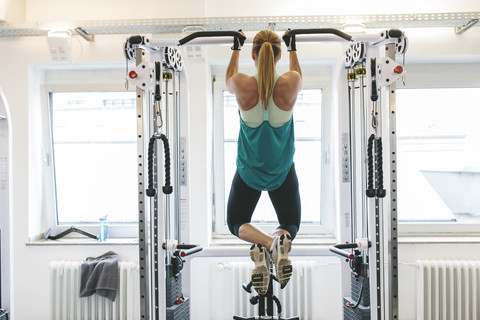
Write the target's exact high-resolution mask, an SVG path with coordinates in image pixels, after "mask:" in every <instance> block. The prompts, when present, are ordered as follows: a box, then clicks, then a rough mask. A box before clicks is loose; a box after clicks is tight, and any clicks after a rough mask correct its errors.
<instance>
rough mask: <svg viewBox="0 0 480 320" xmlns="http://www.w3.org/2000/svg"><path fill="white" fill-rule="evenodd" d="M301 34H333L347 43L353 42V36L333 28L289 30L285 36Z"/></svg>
mask: <svg viewBox="0 0 480 320" xmlns="http://www.w3.org/2000/svg"><path fill="white" fill-rule="evenodd" d="M300 34H333V35H336V36H338V37H340V38H342V39H345V40H347V41H351V40H352V36H351V35H349V34H346V33H345V32H342V31H340V30H337V29H332V28H318V29H293V30H289V31H287V32H286V33H285V35H289V36H294V35H300Z"/></svg>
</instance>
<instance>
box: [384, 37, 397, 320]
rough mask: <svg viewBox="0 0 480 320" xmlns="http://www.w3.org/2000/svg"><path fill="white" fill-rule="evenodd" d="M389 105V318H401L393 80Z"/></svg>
mask: <svg viewBox="0 0 480 320" xmlns="http://www.w3.org/2000/svg"><path fill="white" fill-rule="evenodd" d="M385 51H386V56H387V57H388V58H390V59H392V60H395V55H396V46H395V44H394V43H389V44H387V45H386V46H385ZM387 89H388V105H389V110H388V111H389V116H388V119H389V123H388V129H389V137H390V139H389V144H390V145H389V152H390V154H389V155H388V156H387V157H386V158H387V159H389V167H390V188H389V189H390V230H389V239H388V241H389V243H390V245H389V249H390V252H389V253H388V265H389V289H390V295H389V297H390V301H389V315H388V319H393V320H396V319H399V316H398V311H399V308H398V219H397V215H398V212H397V134H396V133H397V124H396V117H397V116H396V108H397V104H396V89H397V85H396V82H395V81H393V82H392V83H391V84H390V85H389V86H388V87H387Z"/></svg>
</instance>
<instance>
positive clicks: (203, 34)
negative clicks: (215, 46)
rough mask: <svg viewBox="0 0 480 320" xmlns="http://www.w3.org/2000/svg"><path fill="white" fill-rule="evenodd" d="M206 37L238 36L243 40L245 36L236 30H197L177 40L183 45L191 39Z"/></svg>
mask: <svg viewBox="0 0 480 320" xmlns="http://www.w3.org/2000/svg"><path fill="white" fill-rule="evenodd" d="M207 37H234V38H240V39H242V40H243V41H245V39H246V37H245V36H244V35H243V34H242V33H240V32H238V31H198V32H194V33H192V34H189V35H188V36H186V37H184V38H182V39H180V40H178V45H179V46H183V45H184V44H186V43H187V42H189V41H192V40H193V39H197V38H207Z"/></svg>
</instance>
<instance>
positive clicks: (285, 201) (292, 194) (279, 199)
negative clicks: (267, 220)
mask: <svg viewBox="0 0 480 320" xmlns="http://www.w3.org/2000/svg"><path fill="white" fill-rule="evenodd" d="M261 194H262V191H260V190H256V189H253V188H251V187H249V186H248V185H247V184H246V183H245V182H244V181H243V180H242V178H241V177H240V175H239V174H238V171H237V172H235V176H234V177H233V181H232V188H231V189H230V196H229V198H228V204H227V224H228V228H229V229H230V232H231V233H232V234H234V235H236V236H237V237H238V229H239V228H240V226H241V225H242V224H244V223H249V222H250V221H251V219H252V215H253V211H254V210H255V207H256V206H257V203H258V200H259V199H260V195H261ZM268 195H269V196H270V200H271V201H272V204H273V207H274V208H275V212H276V213H277V218H278V222H279V223H280V225H279V226H278V228H277V229H283V230H286V231H288V232H289V233H290V235H291V236H292V239H294V238H295V236H296V234H297V232H298V229H299V228H300V219H301V204H300V192H299V191H298V179H297V173H296V172H295V166H294V165H293V164H292V167H291V168H290V171H289V172H288V175H287V177H286V178H285V181H284V182H283V184H282V185H281V186H280V187H279V188H278V189H275V190H273V191H268Z"/></svg>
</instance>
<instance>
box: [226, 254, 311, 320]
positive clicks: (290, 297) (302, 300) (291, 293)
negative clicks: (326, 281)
mask: <svg viewBox="0 0 480 320" xmlns="http://www.w3.org/2000/svg"><path fill="white" fill-rule="evenodd" d="M292 264H293V276H292V278H291V279H290V281H289V283H288V285H287V286H286V287H285V288H284V289H280V285H279V284H278V283H277V282H276V281H274V282H273V283H274V287H273V293H274V295H275V296H277V297H278V299H279V300H280V303H281V306H282V313H281V315H282V317H294V316H298V317H300V319H304V320H308V319H313V305H312V303H315V301H313V299H312V297H313V291H314V288H313V287H314V286H315V282H314V281H313V279H312V277H313V273H314V269H315V268H316V267H317V266H319V263H318V262H315V261H292ZM219 269H221V270H223V269H226V270H225V271H230V272H232V277H231V279H232V287H233V288H234V289H233V292H234V294H233V301H232V305H233V306H234V314H235V315H238V316H242V317H252V316H258V304H257V305H252V304H251V303H250V297H253V296H255V295H257V293H256V291H255V289H253V288H252V293H250V294H249V293H247V292H246V291H245V290H243V288H242V283H248V282H249V281H250V279H251V274H252V262H251V261H248V262H229V263H224V264H219ZM316 285H317V286H318V283H317V284H316ZM274 310H275V312H276V310H277V307H276V305H275V306H274Z"/></svg>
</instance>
